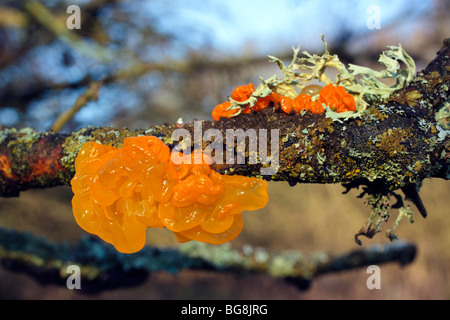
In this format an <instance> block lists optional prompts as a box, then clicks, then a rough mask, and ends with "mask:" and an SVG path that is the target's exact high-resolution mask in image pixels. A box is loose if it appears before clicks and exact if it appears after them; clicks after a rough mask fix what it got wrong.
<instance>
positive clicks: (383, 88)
mask: <svg viewBox="0 0 450 320" xmlns="http://www.w3.org/2000/svg"><path fill="white" fill-rule="evenodd" d="M321 38H322V41H323V43H324V45H325V52H324V53H323V54H322V55H318V54H310V53H308V52H307V51H303V52H302V54H303V55H304V56H303V57H299V53H300V46H299V47H297V48H293V51H294V55H293V59H292V61H291V63H290V64H289V65H288V66H286V65H285V64H284V63H283V61H282V60H281V59H279V58H276V57H274V56H268V57H269V59H270V61H271V62H275V63H276V64H277V65H278V67H279V68H280V71H281V73H282V78H280V77H278V76H277V75H274V76H272V77H270V78H269V79H267V80H264V79H262V78H261V84H260V85H259V86H258V87H257V88H256V90H255V91H254V92H253V94H252V95H251V96H250V97H249V98H248V99H247V100H245V101H236V100H234V99H233V98H231V97H229V101H230V103H231V106H230V107H229V108H228V109H237V110H238V111H237V112H236V113H235V114H234V115H233V116H237V115H239V114H240V113H241V111H242V110H243V109H244V108H245V107H246V106H249V107H250V108H252V107H253V106H254V105H255V103H256V102H257V100H258V98H262V97H266V96H268V95H270V94H271V93H272V92H273V91H275V92H277V93H279V94H282V95H284V96H287V97H290V98H292V99H294V98H295V97H296V96H297V95H298V90H302V89H303V88H304V87H305V86H307V85H309V84H310V82H311V81H313V80H314V81H317V80H318V81H319V82H322V83H324V84H325V85H328V84H330V83H333V84H335V85H340V86H343V87H344V88H345V89H346V90H347V92H349V93H351V94H352V95H353V96H354V98H355V102H356V105H357V109H356V112H361V111H363V110H365V109H366V107H367V106H368V105H369V104H370V103H374V102H381V101H383V100H384V99H386V98H388V97H389V96H391V95H392V93H394V92H395V91H398V90H401V89H404V88H405V87H406V86H407V85H409V83H411V81H412V80H413V78H414V75H415V73H416V66H415V63H414V60H413V59H412V58H411V56H410V55H409V54H407V53H406V51H405V50H404V49H403V48H402V46H401V45H400V44H399V45H398V46H388V50H386V51H384V52H383V53H381V55H380V59H379V60H378V61H379V62H380V63H381V64H383V65H384V66H385V69H384V70H382V71H376V70H373V69H371V68H368V67H363V66H358V65H354V64H349V65H348V68H347V67H346V66H345V65H344V63H342V62H341V61H340V60H339V57H338V56H337V55H336V54H333V55H332V54H330V52H329V51H328V45H327V42H326V41H325V39H324V37H323V36H321ZM400 63H403V64H404V65H405V66H406V68H405V69H403V68H402V67H401V65H400ZM327 68H334V69H336V70H337V74H336V77H335V79H334V80H332V79H330V78H329V77H328V75H327V73H326V69H327ZM304 70H306V72H305V71H304ZM382 78H391V79H394V80H395V85H393V86H389V85H387V84H385V83H384V82H382V81H380V80H379V79H382ZM326 108H327V107H326ZM328 109H329V108H328ZM330 111H331V110H330ZM303 114H304V113H303ZM326 116H329V117H332V118H333V120H335V121H336V119H339V120H338V121H342V120H346V119H348V118H350V117H349V115H348V114H344V115H340V116H336V115H335V114H334V113H330V112H328V111H327V113H326Z"/></svg>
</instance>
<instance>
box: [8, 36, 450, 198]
mask: <svg viewBox="0 0 450 320" xmlns="http://www.w3.org/2000/svg"><path fill="white" fill-rule="evenodd" d="M449 43H450V41H449V40H446V41H445V42H444V46H443V48H442V49H441V50H440V51H439V53H438V55H437V57H436V58H435V59H434V60H433V61H432V62H431V63H430V64H429V65H428V66H427V68H426V69H425V70H423V71H422V72H420V73H418V74H417V76H416V78H415V79H414V80H413V82H412V83H411V84H410V85H409V86H408V87H407V88H406V89H404V90H402V91H398V92H396V93H395V94H393V95H392V96H391V97H390V98H388V99H387V100H386V101H384V102H383V103H382V104H379V105H371V106H369V107H368V108H367V109H366V110H365V111H364V112H362V113H360V114H358V116H357V117H354V118H351V117H350V118H348V119H340V118H333V116H332V115H331V116H330V115H329V114H328V113H327V114H320V115H312V114H310V113H306V114H305V115H303V116H300V115H286V114H284V113H283V112H281V111H280V110H278V109H277V108H266V109H264V110H263V111H260V112H256V113H252V114H241V115H240V116H238V117H236V118H231V119H221V120H220V121H218V122H211V121H199V122H188V123H181V124H179V123H177V124H173V125H170V124H164V125H160V126H154V127H150V128H148V129H140V130H128V129H114V128H108V127H101V128H83V129H81V130H78V131H76V132H73V133H71V134H61V133H55V132H52V131H50V132H35V131H33V130H32V129H29V128H25V129H21V130H16V129H14V128H12V129H4V130H2V131H0V196H18V195H19V193H20V191H23V190H27V189H31V188H46V187H52V186H56V185H69V183H70V180H71V178H72V177H73V175H74V161H75V158H76V155H77V153H78V151H79V150H80V148H81V146H82V145H83V144H84V143H85V142H87V141H98V142H100V143H102V144H108V145H112V146H121V144H122V142H123V140H124V138H126V137H130V136H136V135H142V134H145V135H154V136H157V137H160V138H161V139H162V140H163V141H164V142H165V143H166V144H167V145H168V146H170V147H171V148H173V147H174V146H175V145H177V144H178V142H177V141H174V140H173V139H172V133H173V132H174V130H175V129H186V130H187V132H189V133H190V135H191V136H192V137H194V129H199V128H200V130H201V133H202V134H203V133H205V131H207V130H208V129H217V130H219V132H220V133H221V134H222V136H223V137H225V136H226V132H227V130H229V129H234V130H237V129H242V130H244V131H246V130H249V129H254V130H255V132H257V133H258V132H260V131H259V130H260V129H265V130H267V132H268V134H267V149H268V150H270V147H271V142H275V141H272V139H271V135H270V132H271V129H275V130H279V131H278V133H279V134H278V138H279V148H278V149H277V150H276V152H278V156H279V167H277V170H276V172H275V173H274V174H272V175H263V176H262V178H264V179H266V180H278V181H288V182H290V183H294V184H295V183H346V184H353V185H360V184H366V185H367V184H375V185H383V186H384V188H385V189H386V190H388V191H393V190H397V189H400V188H403V187H405V186H407V185H409V184H416V185H420V183H421V181H422V180H423V179H425V178H443V179H448V178H449V176H450V174H449V172H450V169H449V162H450V160H449V158H450V143H449V139H448V135H449V131H448V128H446V127H445V124H447V125H448V122H447V121H448V118H447V116H446V115H444V118H443V119H442V117H441V118H439V117H438V116H437V115H438V114H439V112H441V111H442V110H444V109H447V110H448V104H449V101H448V100H449V98H448V88H449V87H450V81H449V79H450V76H449V73H450V66H449V63H448V60H449V56H450V48H449V46H450V45H449ZM438 121H441V122H438ZM194 140H195V139H191V141H190V145H185V146H184V147H189V146H192V145H194V142H195V141H194ZM224 140H225V139H224ZM258 142H259V141H258ZM208 144H209V142H205V141H202V148H205V147H206V146H207V145H208ZM228 147H229V146H228ZM226 148H227V145H225V141H224V145H223V150H227V149H226ZM276 152H275V153H276ZM251 153H252V150H249V146H248V143H246V153H245V156H246V161H245V163H244V164H237V163H227V162H224V164H214V165H212V167H213V168H214V169H215V170H217V171H218V172H220V173H222V174H241V175H246V176H258V177H261V168H262V167H264V166H267V165H263V164H262V163H261V161H259V160H258V161H257V162H256V163H254V164H250V163H249V161H248V160H249V157H251V156H254V155H252V154H251ZM272 156H276V154H274V155H272ZM256 158H258V157H256ZM234 162H236V161H234Z"/></svg>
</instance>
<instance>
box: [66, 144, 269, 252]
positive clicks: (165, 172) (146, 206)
mask: <svg viewBox="0 0 450 320" xmlns="http://www.w3.org/2000/svg"><path fill="white" fill-rule="evenodd" d="M177 159H181V160H182V161H181V163H179V162H178V161H177V163H176V164H175V163H174V162H173V161H172V159H171V153H170V149H169V148H168V147H167V146H166V145H165V144H164V143H163V142H162V141H161V140H160V139H158V138H156V137H152V136H140V137H132V138H126V139H125V140H124V145H123V147H122V148H114V147H110V146H106V145H101V144H98V143H95V142H88V143H86V144H85V145H83V147H82V148H81V150H80V152H79V154H78V156H77V158H76V161H75V171H76V173H75V176H74V178H73V179H72V181H71V184H72V190H73V192H74V194H75V195H74V197H73V200H72V206H73V213H74V216H75V219H76V221H77V223H78V224H79V225H80V226H81V227H82V228H83V229H85V230H86V231H88V232H90V233H93V234H96V235H98V236H99V237H101V238H102V239H103V240H105V241H106V242H109V243H111V244H113V245H114V246H115V248H116V249H117V250H118V251H120V252H124V253H133V252H136V251H139V250H140V249H142V247H143V246H144V244H145V232H146V229H147V228H148V227H150V228H162V227H166V228H168V229H170V230H171V231H173V232H174V233H175V235H176V238H177V240H178V241H180V242H185V241H189V240H197V241H202V242H207V243H212V244H222V243H224V242H227V241H230V240H232V239H234V238H235V237H236V236H237V235H238V234H239V233H240V232H241V230H242V227H243V223H242V217H241V213H242V212H243V211H244V210H257V209H260V208H262V207H264V206H265V205H266V204H267V201H268V194H267V182H266V181H264V180H261V179H256V178H248V177H243V176H222V175H220V174H218V173H217V172H215V171H214V170H211V169H210V168H209V165H208V163H211V162H210V161H211V159H209V158H208V157H207V156H206V155H203V154H202V152H201V151H194V152H193V153H192V154H191V155H182V154H178V155H177Z"/></svg>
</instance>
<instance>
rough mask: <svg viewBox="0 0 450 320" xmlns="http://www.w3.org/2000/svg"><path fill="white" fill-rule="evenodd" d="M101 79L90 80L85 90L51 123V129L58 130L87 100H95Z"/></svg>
mask: <svg viewBox="0 0 450 320" xmlns="http://www.w3.org/2000/svg"><path fill="white" fill-rule="evenodd" d="M102 84H103V82H102V81H97V82H92V83H91V84H89V86H88V88H87V89H86V91H84V92H83V93H82V94H81V95H80V96H79V97H78V98H77V100H76V101H75V103H74V104H73V106H72V107H71V108H70V109H69V110H68V111H66V112H64V113H62V114H61V115H60V116H59V117H58V118H57V119H56V120H55V122H54V123H53V125H52V127H51V130H52V131H55V132H58V131H61V129H62V128H63V127H64V125H65V124H66V123H67V122H68V121H69V120H70V119H72V117H73V116H74V115H75V114H76V113H77V112H78V111H79V110H80V109H81V108H83V107H84V106H85V105H86V104H87V103H88V102H90V101H96V100H97V99H98V91H99V90H100V87H101V86H102Z"/></svg>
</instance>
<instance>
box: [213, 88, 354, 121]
mask: <svg viewBox="0 0 450 320" xmlns="http://www.w3.org/2000/svg"><path fill="white" fill-rule="evenodd" d="M254 91H255V86H254V85H253V83H249V84H248V85H244V86H239V87H237V88H236V89H234V90H233V92H232V94H231V98H232V99H233V100H234V101H237V102H244V101H246V100H248V99H249V98H250V97H251V95H252V94H253V92H254ZM277 105H279V106H280V107H281V109H282V110H283V111H284V112H285V113H287V114H291V113H294V114H299V113H300V112H301V111H302V110H304V111H310V112H311V113H312V114H319V113H322V112H324V111H325V107H324V105H325V106H328V107H329V108H330V109H331V110H332V111H334V112H338V113H340V112H346V111H355V110H356V104H355V100H354V98H353V96H352V95H351V94H349V93H347V91H346V90H345V88H344V87H342V86H334V85H333V84H331V83H330V84H328V85H326V86H325V87H323V88H322V87H320V86H317V85H310V86H307V87H305V88H304V89H303V90H302V92H300V94H299V95H297V96H296V97H295V98H294V99H292V98H290V97H288V96H284V95H281V94H278V93H276V92H275V91H272V93H270V94H269V95H267V96H265V97H262V98H258V99H257V101H256V102H255V103H254V105H253V106H250V105H247V106H245V107H244V108H243V109H242V110H241V108H234V107H232V105H231V102H230V101H226V102H223V103H221V104H219V105H217V106H216V107H215V108H214V110H213V111H212V117H213V119H214V120H215V121H218V120H219V119H220V118H222V117H225V118H231V117H234V116H237V115H238V114H239V113H241V112H242V113H250V112H251V111H252V110H253V111H261V110H263V109H265V108H267V107H269V106H277Z"/></svg>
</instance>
